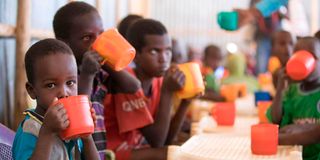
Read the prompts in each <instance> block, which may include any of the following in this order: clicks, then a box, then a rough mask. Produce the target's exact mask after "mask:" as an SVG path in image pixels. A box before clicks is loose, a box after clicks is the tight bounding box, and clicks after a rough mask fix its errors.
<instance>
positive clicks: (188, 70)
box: [176, 62, 205, 99]
mask: <svg viewBox="0 0 320 160" xmlns="http://www.w3.org/2000/svg"><path fill="white" fill-rule="evenodd" d="M178 68H179V69H180V70H181V71H182V72H183V73H184V75H185V77H186V79H185V85H184V87H183V88H182V89H181V90H180V91H177V93H176V94H177V97H178V98H180V99H185V98H191V97H194V96H196V95H197V94H200V93H203V92H204V89H205V87H204V83H203V79H202V75H201V70H200V65H199V64H198V63H195V62H189V63H184V64H179V65H178Z"/></svg>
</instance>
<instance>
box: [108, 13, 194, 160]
mask: <svg viewBox="0 0 320 160" xmlns="http://www.w3.org/2000/svg"><path fill="white" fill-rule="evenodd" d="M127 39H128V41H129V42H130V43H131V44H132V45H133V46H134V47H135V49H136V51H137V54H136V57H135V63H136V68H134V69H131V70H130V72H131V73H132V74H133V75H134V76H136V77H137V78H138V79H139V80H140V82H141V85H142V90H140V92H137V93H136V94H123V93H116V94H109V95H107V97H106V100H105V106H106V107H107V108H106V114H105V118H106V129H107V131H108V132H107V138H108V148H109V149H112V150H113V151H115V152H116V157H117V159H120V160H123V159H139V160H143V159H154V160H156V159H166V156H167V150H166V148H162V147H163V146H164V145H165V144H170V143H171V142H172V140H173V139H174V137H175V136H176V134H177V133H178V132H179V129H180V128H181V124H182V121H183V120H184V117H185V113H186V111H187V106H188V104H189V103H190V102H189V101H188V100H182V102H181V104H180V106H179V108H178V110H177V112H176V114H175V116H174V117H173V118H172V119H171V114H170V113H171V107H172V99H173V94H174V92H175V91H177V90H179V89H181V88H182V86H183V85H184V81H185V76H184V74H183V73H182V72H181V71H180V70H179V69H178V68H177V67H170V61H171V56H172V55H171V49H172V44H171V39H170V37H169V35H168V33H167V30H166V28H165V27H164V26H163V24H161V23H160V22H158V21H155V20H151V19H142V20H138V21H137V22H135V23H134V24H132V26H130V28H129V30H128V32H127ZM130 97H136V99H135V100H132V99H131V100H128V98H130ZM150 147H151V148H150Z"/></svg>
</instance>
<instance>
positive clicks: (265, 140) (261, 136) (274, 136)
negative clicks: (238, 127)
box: [251, 123, 278, 155]
mask: <svg viewBox="0 0 320 160" xmlns="http://www.w3.org/2000/svg"><path fill="white" fill-rule="evenodd" d="M277 147H278V125H275V124H268V123H264V124H256V125H252V126H251V152H252V153H253V154H257V155H274V154H277Z"/></svg>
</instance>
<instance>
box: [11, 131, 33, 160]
mask: <svg viewBox="0 0 320 160" xmlns="http://www.w3.org/2000/svg"><path fill="white" fill-rule="evenodd" d="M16 138H17V139H15V144H14V147H13V159H15V160H27V159H29V158H30V157H31V155H32V153H33V151H34V149H35V147H36V142H37V139H38V138H37V137H36V136H34V135H32V134H30V133H25V132H22V133H21V134H20V135H19V136H18V137H16Z"/></svg>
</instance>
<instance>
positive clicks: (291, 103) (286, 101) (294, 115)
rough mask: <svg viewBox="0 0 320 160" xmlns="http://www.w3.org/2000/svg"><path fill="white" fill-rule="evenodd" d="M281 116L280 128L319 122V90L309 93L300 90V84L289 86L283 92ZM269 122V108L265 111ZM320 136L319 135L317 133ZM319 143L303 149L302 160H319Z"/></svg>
mask: <svg viewBox="0 0 320 160" xmlns="http://www.w3.org/2000/svg"><path fill="white" fill-rule="evenodd" d="M282 107H283V116H282V120H281V124H280V128H281V127H283V126H285V125H289V124H306V123H318V124H319V122H320V88H317V89H315V90H313V91H310V92H304V91H301V89H300V84H293V85H290V86H289V88H288V90H287V91H285V92H284V97H283V102H282ZM267 117H268V119H269V121H271V118H272V117H271V108H269V109H268V111H267ZM319 134H320V133H319ZM319 153H320V143H319V144H313V145H308V146H304V147H303V159H304V160H305V159H307V160H313V159H320V154H319Z"/></svg>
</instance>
